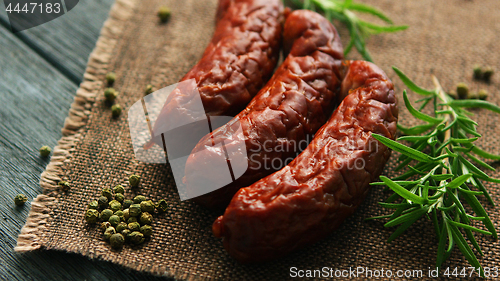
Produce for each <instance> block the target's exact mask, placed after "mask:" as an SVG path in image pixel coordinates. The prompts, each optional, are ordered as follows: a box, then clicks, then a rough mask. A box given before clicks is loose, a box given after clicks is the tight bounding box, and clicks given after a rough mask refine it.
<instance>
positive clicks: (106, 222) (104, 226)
mask: <svg viewBox="0 0 500 281" xmlns="http://www.w3.org/2000/svg"><path fill="white" fill-rule="evenodd" d="M108 227H111V223H110V222H109V221H104V222H102V223H101V226H100V228H101V230H102V232H104V231H106V229H108Z"/></svg>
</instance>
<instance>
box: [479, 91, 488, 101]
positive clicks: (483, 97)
mask: <svg viewBox="0 0 500 281" xmlns="http://www.w3.org/2000/svg"><path fill="white" fill-rule="evenodd" d="M477 97H478V98H479V99H480V100H486V99H487V98H488V91H486V90H485V89H481V90H479V92H478V93H477Z"/></svg>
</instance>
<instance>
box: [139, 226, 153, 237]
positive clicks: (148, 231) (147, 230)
mask: <svg viewBox="0 0 500 281" xmlns="http://www.w3.org/2000/svg"><path fill="white" fill-rule="evenodd" d="M141 233H142V234H144V237H150V236H151V234H152V233H153V228H152V227H151V225H143V226H141Z"/></svg>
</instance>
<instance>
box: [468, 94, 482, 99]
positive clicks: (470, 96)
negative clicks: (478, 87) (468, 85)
mask: <svg viewBox="0 0 500 281" xmlns="http://www.w3.org/2000/svg"><path fill="white" fill-rule="evenodd" d="M478 98H479V97H478V96H477V94H476V93H469V95H468V96H467V99H470V100H477V99H478Z"/></svg>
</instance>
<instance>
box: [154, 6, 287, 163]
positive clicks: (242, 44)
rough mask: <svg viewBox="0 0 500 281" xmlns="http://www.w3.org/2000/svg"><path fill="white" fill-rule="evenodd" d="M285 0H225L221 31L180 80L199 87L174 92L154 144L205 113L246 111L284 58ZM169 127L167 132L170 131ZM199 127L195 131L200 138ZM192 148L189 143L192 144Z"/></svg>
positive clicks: (220, 11)
mask: <svg viewBox="0 0 500 281" xmlns="http://www.w3.org/2000/svg"><path fill="white" fill-rule="evenodd" d="M283 22H284V15H283V4H282V0H220V1H219V7H218V10H217V27H216V29H215V33H214V35H213V37H212V40H211V42H210V43H209V45H208V46H207V48H206V49H205V52H204V53H203V56H202V58H201V60H200V61H199V62H198V63H197V64H196V65H195V66H194V67H193V68H192V69H191V70H190V71H189V72H188V73H187V74H186V75H185V76H184V77H183V78H182V79H181V80H180V81H181V82H182V81H191V80H192V81H193V83H194V85H193V86H190V87H187V89H186V86H183V87H184V88H183V87H178V88H176V89H174V90H173V91H172V93H170V95H169V96H168V98H167V100H166V102H165V104H164V105H163V108H162V109H161V111H160V114H159V115H158V118H157V119H156V121H155V124H154V126H153V129H152V140H151V141H150V142H149V143H148V144H146V145H145V148H148V147H151V145H152V143H153V142H155V143H157V144H158V145H160V146H162V140H161V139H162V138H161V135H162V134H163V133H166V130H167V129H172V128H175V127H176V126H177V125H178V124H191V123H193V122H196V121H199V119H200V117H201V116H200V115H203V117H205V114H206V115H207V116H220V115H227V116H234V115H235V114H237V113H238V112H239V111H241V110H242V109H243V108H244V107H245V106H246V105H247V104H248V103H249V102H250V100H251V99H252V98H253V97H254V96H255V95H256V94H257V92H258V91H259V90H260V89H261V88H262V86H263V85H264V84H265V83H266V82H267V81H268V80H269V78H270V77H271V75H272V73H273V71H274V69H275V67H276V64H277V61H278V59H279V55H280V48H281V44H282V29H283V28H282V25H283ZM200 98H201V102H202V105H203V109H204V112H201V113H196V114H193V112H192V111H196V110H197V108H190V107H193V103H196V101H197V100H199V99H200ZM165 128H167V129H165ZM197 129H198V128H196V127H193V128H192V129H191V130H190V131H191V132H192V136H183V137H184V139H196V140H195V141H194V142H193V145H192V147H190V148H189V150H188V153H189V152H190V151H191V150H192V149H193V147H194V144H196V143H197V141H198V140H200V139H201V137H203V135H205V133H203V134H201V135H200V136H198V135H197V131H200V130H197ZM187 146H189V145H187Z"/></svg>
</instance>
